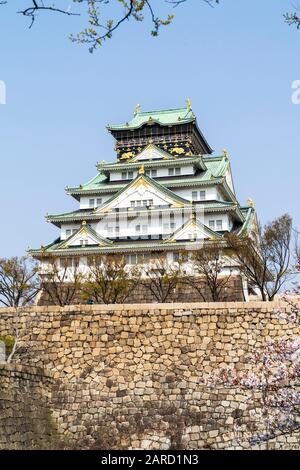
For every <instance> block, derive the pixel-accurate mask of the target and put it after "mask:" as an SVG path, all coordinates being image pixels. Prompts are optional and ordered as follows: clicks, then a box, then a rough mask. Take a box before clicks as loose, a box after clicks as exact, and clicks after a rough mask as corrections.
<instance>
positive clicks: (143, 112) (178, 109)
mask: <svg viewBox="0 0 300 470" xmlns="http://www.w3.org/2000/svg"><path fill="white" fill-rule="evenodd" d="M170 111H191V110H190V109H189V108H184V107H183V108H169V109H152V110H150V111H140V112H139V113H136V115H139V116H140V115H142V114H151V113H155V114H157V113H161V114H163V113H169V112H170Z"/></svg>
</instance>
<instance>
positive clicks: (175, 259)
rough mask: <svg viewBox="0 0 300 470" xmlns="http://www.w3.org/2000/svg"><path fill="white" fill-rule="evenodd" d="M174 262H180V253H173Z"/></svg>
mask: <svg viewBox="0 0 300 470" xmlns="http://www.w3.org/2000/svg"><path fill="white" fill-rule="evenodd" d="M173 261H174V263H178V261H179V253H178V252H176V253H173Z"/></svg>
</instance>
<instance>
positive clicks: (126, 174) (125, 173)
mask: <svg viewBox="0 0 300 470" xmlns="http://www.w3.org/2000/svg"><path fill="white" fill-rule="evenodd" d="M121 178H122V180H132V179H133V171H122V173H121Z"/></svg>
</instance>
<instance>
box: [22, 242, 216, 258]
mask: <svg viewBox="0 0 300 470" xmlns="http://www.w3.org/2000/svg"><path fill="white" fill-rule="evenodd" d="M163 242H165V240H163V241H160V242H157V241H154V240H153V242H142V243H132V242H131V243H114V244H113V245H112V246H107V247H106V246H105V247H96V246H85V247H81V246H80V247H79V246H78V247H73V248H71V247H70V248H64V249H58V245H59V242H56V243H55V244H52V245H51V246H50V247H49V248H47V249H46V248H39V249H31V250H29V251H28V252H29V253H30V254H31V255H32V256H33V257H36V258H40V257H42V256H47V254H51V253H55V255H56V256H70V255H81V256H82V255H83V256H84V255H93V254H94V255H95V254H101V253H140V252H142V253H143V252H145V251H153V250H155V251H166V250H170V251H176V250H182V249H186V247H187V243H188V245H189V247H190V248H191V247H192V246H193V245H195V247H197V246H199V245H198V243H199V242H198V241H197V240H196V241H188V242H187V241H177V242H176V243H170V244H167V243H163ZM204 243H207V244H209V243H210V242H209V240H208V241H205V242H204Z"/></svg>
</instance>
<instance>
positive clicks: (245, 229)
mask: <svg viewBox="0 0 300 470" xmlns="http://www.w3.org/2000/svg"><path fill="white" fill-rule="evenodd" d="M241 212H242V213H243V214H244V217H245V222H244V224H243V226H242V227H241V228H240V230H239V231H238V232H237V235H238V236H239V237H242V236H245V235H248V234H249V232H250V230H251V227H252V224H253V222H254V220H255V217H256V212H255V209H253V207H242V208H241Z"/></svg>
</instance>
